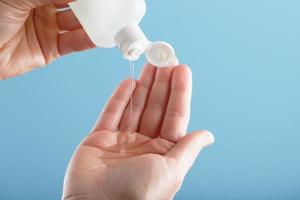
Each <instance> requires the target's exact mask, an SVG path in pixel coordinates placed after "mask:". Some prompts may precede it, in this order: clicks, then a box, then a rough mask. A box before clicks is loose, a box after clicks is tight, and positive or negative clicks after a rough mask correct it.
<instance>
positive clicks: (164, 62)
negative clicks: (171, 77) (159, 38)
mask: <svg viewBox="0 0 300 200" xmlns="http://www.w3.org/2000/svg"><path fill="white" fill-rule="evenodd" d="M146 59H147V61H148V62H149V63H150V64H152V65H154V66H157V67H170V66H175V65H178V59H177V57H176V55H175V50H174V48H173V47H172V46H171V45H170V44H168V43H166V42H154V43H152V44H150V46H149V47H148V49H147V51H146Z"/></svg>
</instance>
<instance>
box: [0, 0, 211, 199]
mask: <svg viewBox="0 0 300 200" xmlns="http://www.w3.org/2000/svg"><path fill="white" fill-rule="evenodd" d="M68 2H70V1H69V0H0V79H7V78H10V77H14V76H17V75H21V74H24V73H26V72H29V71H31V70H32V69H35V68H38V67H40V66H44V65H46V64H48V63H50V62H52V61H53V60H55V59H57V58H59V57H60V56H62V55H65V54H68V53H72V52H74V51H82V50H86V49H90V48H93V47H94V45H93V43H92V42H91V41H90V39H89V38H88V36H87V35H86V33H85V32H84V30H83V29H82V27H81V26H80V24H79V22H78V20H77V19H76V17H75V16H74V14H73V13H72V12H71V11H70V10H69V9H68V6H67V3H68ZM58 8H64V9H66V10H64V11H58V10H57V9H58ZM130 85H131V84H130V82H129V81H128V80H127V81H124V82H123V83H121V84H120V86H119V87H118V88H117V89H116V91H115V92H114V93H113V95H112V97H111V98H110V100H109V101H108V102H107V105H106V106H105V108H104V110H103V112H102V114H101V116H100V118H99V120H98V122H97V123H96V125H95V127H94V129H93V131H92V132H91V133H90V134H89V135H88V136H87V138H86V139H84V140H83V142H82V143H81V144H80V145H79V146H78V148H77V150H76V151H75V153H74V155H73V157H72V159H71V161H70V164H69V166H68V170H67V172H66V176H65V181H64V190H63V199H66V200H78V199H80V200H82V199H89V200H97V199H99V200H100V199H101V200H106V199H107V200H114V199H116V200H119V199H124V200H126V199H130V200H135V199H137V200H167V199H172V198H173V197H174V196H175V194H176V192H177V191H178V190H179V188H180V186H181V184H182V182H183V180H184V177H185V175H186V174H187V172H188V170H189V169H190V167H191V166H192V165H193V163H194V161H195V159H196V157H197V155H198V154H199V152H200V151H201V150H202V149H203V148H204V147H206V146H208V145H211V144H212V143H213V142H214V137H213V135H212V134H211V133H209V132H207V131H196V132H193V133H191V134H188V135H187V134H186V131H187V126H188V122H189V116H190V101H191V88H192V76H191V72H190V70H189V68H188V67H186V66H182V65H181V66H177V67H169V68H163V69H162V68H161V69H157V68H155V67H153V66H150V65H148V66H146V67H145V68H144V70H143V72H142V74H141V77H140V79H139V80H137V81H135V82H134V84H133V86H134V92H133V113H132V115H131V111H130V107H129V105H130V103H129V100H130V96H131V87H130Z"/></svg>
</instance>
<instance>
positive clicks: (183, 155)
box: [165, 131, 215, 176]
mask: <svg viewBox="0 0 300 200" xmlns="http://www.w3.org/2000/svg"><path fill="white" fill-rule="evenodd" d="M214 141H215V139H214V136H213V134H212V133H210V132H208V131H196V132H194V133H192V134H189V135H187V136H185V137H183V138H182V139H181V140H179V141H178V142H177V144H176V145H175V146H174V147H173V149H172V150H171V151H169V153H167V154H166V155H165V158H166V159H167V162H168V165H169V166H174V167H176V170H178V171H177V173H180V175H182V176H185V175H186V174H187V172H188V171H189V169H190V168H191V166H192V165H193V163H194V162H195V160H196V158H197V156H198V154H199V153H200V151H201V150H202V149H203V148H205V147H207V146H209V145H212V144H213V143H214ZM174 162H175V164H174Z"/></svg>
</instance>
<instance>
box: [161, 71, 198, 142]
mask: <svg viewBox="0 0 300 200" xmlns="http://www.w3.org/2000/svg"><path fill="white" fill-rule="evenodd" d="M191 93H192V73H191V71H190V69H189V68H188V67H187V66H178V67H176V68H174V70H173V75H172V81H171V92H170V97H169V101H168V105H167V110H166V112H165V116H164V120H163V124H162V128H161V131H160V137H162V138H164V139H166V140H169V141H172V142H176V141H178V139H180V138H182V137H183V136H184V134H185V133H186V131H187V126H188V123H189V117H190V105H191Z"/></svg>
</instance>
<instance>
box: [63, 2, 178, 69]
mask: <svg viewBox="0 0 300 200" xmlns="http://www.w3.org/2000/svg"><path fill="white" fill-rule="evenodd" d="M69 5H70V8H71V9H72V11H73V12H74V13H75V15H76V17H77V18H78V20H79V22H80V23H81V25H82V27H83V28H84V29H85V31H86V32H87V34H88V35H89V37H90V38H91V40H92V41H93V43H94V44H95V45H96V46H98V47H104V48H112V47H115V46H118V47H119V48H120V50H121V52H122V54H123V56H124V58H125V59H128V60H131V61H134V60H137V59H139V57H140V56H141V55H142V54H143V53H145V54H146V58H147V60H148V62H149V63H151V64H153V65H155V66H157V67H168V66H172V65H176V64H178V60H177V58H176V55H175V51H174V49H173V48H172V46H171V45H169V44H168V43H166V42H154V43H153V42H150V41H149V40H148V39H147V37H146V36H145V34H144V33H143V31H142V30H141V28H140V26H139V23H140V21H141V20H142V18H143V17H144V15H145V13H146V3H145V0H77V1H74V2H72V3H70V4H69Z"/></svg>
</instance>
